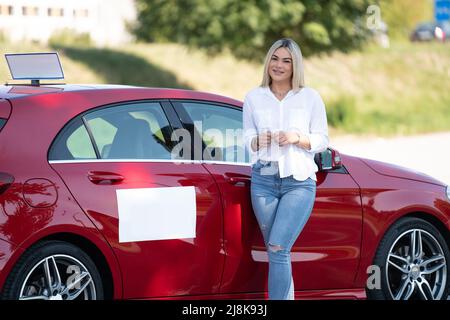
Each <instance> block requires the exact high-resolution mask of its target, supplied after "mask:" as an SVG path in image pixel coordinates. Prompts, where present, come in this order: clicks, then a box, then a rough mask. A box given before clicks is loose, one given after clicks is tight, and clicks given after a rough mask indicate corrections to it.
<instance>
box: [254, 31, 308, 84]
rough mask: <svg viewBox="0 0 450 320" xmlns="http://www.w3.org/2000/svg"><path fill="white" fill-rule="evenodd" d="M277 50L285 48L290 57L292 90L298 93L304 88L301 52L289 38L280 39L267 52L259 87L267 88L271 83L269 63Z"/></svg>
mask: <svg viewBox="0 0 450 320" xmlns="http://www.w3.org/2000/svg"><path fill="white" fill-rule="evenodd" d="M279 48H286V49H287V50H288V51H289V53H290V54H291V57H292V79H291V84H292V89H293V90H294V91H298V90H300V89H301V88H303V87H304V86H305V76H304V68H303V56H302V51H301V50H300V47H299V46H298V44H297V43H295V41H294V40H292V39H289V38H284V39H280V40H277V41H275V42H274V44H273V45H272V46H271V47H270V49H269V51H268V52H267V55H266V59H265V62H264V75H263V80H262V82H261V87H269V86H270V84H271V83H272V78H271V77H270V75H269V63H270V59H272V56H273V54H274V52H275V51H276V50H277V49H279Z"/></svg>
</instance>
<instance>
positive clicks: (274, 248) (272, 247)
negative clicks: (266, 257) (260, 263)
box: [269, 243, 283, 252]
mask: <svg viewBox="0 0 450 320" xmlns="http://www.w3.org/2000/svg"><path fill="white" fill-rule="evenodd" d="M269 249H270V251H272V252H278V251H281V250H283V248H282V247H281V246H280V245H275V244H271V243H269Z"/></svg>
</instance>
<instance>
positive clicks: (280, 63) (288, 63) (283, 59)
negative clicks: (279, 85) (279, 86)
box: [269, 47, 292, 82]
mask: <svg viewBox="0 0 450 320" xmlns="http://www.w3.org/2000/svg"><path fill="white" fill-rule="evenodd" d="M269 75H270V77H271V78H272V81H275V82H284V81H288V82H290V81H291V77H292V56H291V54H290V53H289V51H288V50H287V49H286V48H283V47H281V48H278V49H277V50H275V52H274V53H273V55H272V57H271V58H270V62H269Z"/></svg>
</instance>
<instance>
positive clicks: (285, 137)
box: [272, 131, 311, 150]
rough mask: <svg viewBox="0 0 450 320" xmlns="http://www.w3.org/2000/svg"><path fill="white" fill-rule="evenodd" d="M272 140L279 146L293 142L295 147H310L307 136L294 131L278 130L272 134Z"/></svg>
mask: <svg viewBox="0 0 450 320" xmlns="http://www.w3.org/2000/svg"><path fill="white" fill-rule="evenodd" d="M272 138H273V140H274V142H275V143H278V145H280V146H285V145H288V144H294V145H296V146H297V147H300V148H303V149H306V150H309V149H311V143H310V141H309V138H308V136H306V135H303V134H299V133H297V132H295V131H279V132H275V133H274V134H273V137H272Z"/></svg>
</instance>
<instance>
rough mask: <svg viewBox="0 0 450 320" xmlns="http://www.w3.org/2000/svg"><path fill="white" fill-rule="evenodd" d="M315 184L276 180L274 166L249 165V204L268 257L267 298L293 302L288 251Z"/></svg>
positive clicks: (307, 211)
mask: <svg viewBox="0 0 450 320" xmlns="http://www.w3.org/2000/svg"><path fill="white" fill-rule="evenodd" d="M315 197H316V181H314V180H313V179H311V178H308V179H306V180H304V181H298V180H295V179H294V178H293V176H289V177H286V178H280V175H279V171H278V163H277V162H270V161H263V160H258V161H257V162H256V163H255V164H254V165H253V166H252V176H251V201H252V206H253V212H254V213H255V216H256V220H257V221H258V224H259V227H260V229H261V232H262V235H263V238H264V242H265V245H266V248H267V253H268V256H269V280H268V289H269V299H271V300H292V299H294V282H293V278H292V264H291V248H292V246H293V245H294V243H295V241H296V239H297V238H298V236H299V235H300V232H301V231H302V230H303V227H304V226H305V224H306V222H307V221H308V219H309V216H310V215H311V211H312V208H313V206H314V200H315Z"/></svg>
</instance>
